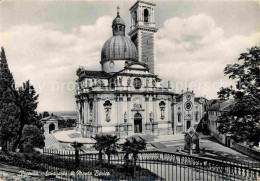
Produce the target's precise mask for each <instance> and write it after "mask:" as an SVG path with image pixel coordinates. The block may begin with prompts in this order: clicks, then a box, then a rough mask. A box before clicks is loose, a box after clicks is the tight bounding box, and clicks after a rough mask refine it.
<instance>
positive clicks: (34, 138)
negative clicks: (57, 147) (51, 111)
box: [21, 125, 45, 153]
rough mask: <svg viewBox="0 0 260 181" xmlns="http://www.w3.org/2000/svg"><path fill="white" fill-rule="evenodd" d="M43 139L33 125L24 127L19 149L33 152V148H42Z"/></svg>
mask: <svg viewBox="0 0 260 181" xmlns="http://www.w3.org/2000/svg"><path fill="white" fill-rule="evenodd" d="M44 140H45V137H44V135H43V134H42V132H41V130H40V129H39V128H37V127H36V126H35V125H25V126H24V128H23V132H22V139H21V143H22V144H21V147H22V150H23V151H24V152H29V153H31V152H33V151H34V148H35V147H38V148H43V147H44V146H45V143H44Z"/></svg>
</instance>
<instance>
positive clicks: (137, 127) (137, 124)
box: [134, 113, 142, 133]
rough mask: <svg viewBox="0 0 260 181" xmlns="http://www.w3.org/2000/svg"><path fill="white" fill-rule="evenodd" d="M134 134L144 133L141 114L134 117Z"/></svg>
mask: <svg viewBox="0 0 260 181" xmlns="http://www.w3.org/2000/svg"><path fill="white" fill-rule="evenodd" d="M134 132H135V133H142V115H141V114H140V113H136V114H135V116H134Z"/></svg>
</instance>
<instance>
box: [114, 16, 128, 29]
mask: <svg viewBox="0 0 260 181" xmlns="http://www.w3.org/2000/svg"><path fill="white" fill-rule="evenodd" d="M114 25H125V21H124V20H123V19H122V18H121V17H120V16H119V15H117V17H116V18H115V19H114V20H113V23H112V27H113V26H114Z"/></svg>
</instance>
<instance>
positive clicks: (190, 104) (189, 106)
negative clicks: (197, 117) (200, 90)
mask: <svg viewBox="0 0 260 181" xmlns="http://www.w3.org/2000/svg"><path fill="white" fill-rule="evenodd" d="M184 107H185V109H186V110H187V111H190V110H191V109H192V103H191V102H190V101H188V102H186V103H185V106H184Z"/></svg>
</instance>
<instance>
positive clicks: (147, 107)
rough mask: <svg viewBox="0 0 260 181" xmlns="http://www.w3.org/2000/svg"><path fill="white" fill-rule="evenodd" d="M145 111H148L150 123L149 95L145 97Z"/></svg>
mask: <svg viewBox="0 0 260 181" xmlns="http://www.w3.org/2000/svg"><path fill="white" fill-rule="evenodd" d="M145 112H146V115H145V117H146V123H149V122H150V121H149V95H146V97H145Z"/></svg>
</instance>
